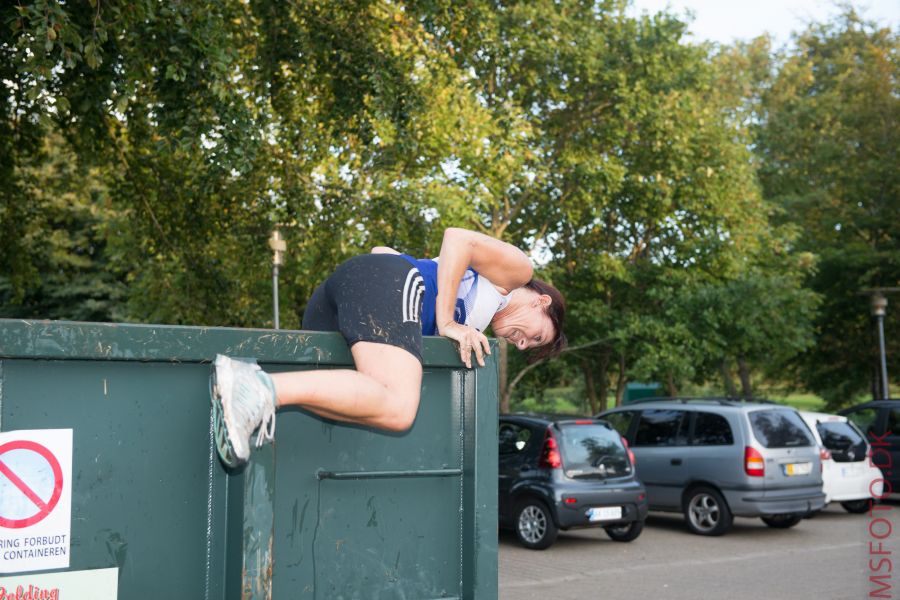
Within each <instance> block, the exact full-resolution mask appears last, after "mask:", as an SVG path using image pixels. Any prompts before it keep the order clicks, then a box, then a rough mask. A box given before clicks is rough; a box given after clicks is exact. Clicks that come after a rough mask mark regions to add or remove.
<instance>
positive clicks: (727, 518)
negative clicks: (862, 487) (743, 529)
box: [598, 398, 825, 535]
mask: <svg viewBox="0 0 900 600" xmlns="http://www.w3.org/2000/svg"><path fill="white" fill-rule="evenodd" d="M598 417H599V418H602V419H605V420H607V421H609V423H610V424H612V426H613V427H615V428H616V430H617V431H618V432H619V433H620V434H622V436H623V437H624V438H625V439H626V440H627V441H628V443H629V445H630V447H631V449H632V451H633V452H634V454H635V456H636V457H637V474H638V477H640V479H641V481H643V483H644V485H645V486H646V488H647V497H648V500H649V502H650V510H659V511H669V512H681V513H683V514H684V516H685V522H686V524H687V526H688V529H689V530H690V531H692V532H693V533H696V534H699V535H722V534H723V533H725V532H726V531H728V529H729V528H730V527H731V525H732V522H733V518H734V517H736V516H737V517H760V518H762V520H763V522H765V523H766V525H768V526H770V527H775V528H788V527H793V526H794V525H796V524H797V523H799V522H800V521H801V520H802V518H803V516H804V515H805V514H807V513H809V512H810V511H814V510H819V509H821V508H822V507H823V506H824V505H825V494H823V493H822V475H821V461H820V459H819V449H818V446H817V445H816V442H815V439H814V438H813V436H812V433H811V432H810V431H809V428H808V427H807V426H806V424H805V423H804V422H803V419H802V418H801V417H800V415H799V414H798V413H797V411H796V410H794V409H793V408H790V407H787V406H780V405H777V404H770V403H756V402H741V401H734V400H728V399H720V398H713V399H648V400H646V401H645V400H640V401H638V402H637V403H634V404H630V405H626V406H622V407H618V408H614V409H612V410H608V411H606V412H603V413H601V414H600V415H598Z"/></svg>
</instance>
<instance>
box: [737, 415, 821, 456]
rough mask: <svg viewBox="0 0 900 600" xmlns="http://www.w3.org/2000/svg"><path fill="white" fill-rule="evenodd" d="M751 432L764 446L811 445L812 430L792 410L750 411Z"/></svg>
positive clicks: (789, 446)
mask: <svg viewBox="0 0 900 600" xmlns="http://www.w3.org/2000/svg"><path fill="white" fill-rule="evenodd" d="M750 424H751V425H752V426H753V434H754V435H755V436H756V439H757V440H759V443H760V444H762V445H763V446H765V447H766V448H792V447H794V446H812V445H814V442H813V439H812V432H810V431H809V428H807V426H806V424H805V423H804V422H803V419H802V418H801V417H800V415H799V414H797V413H796V412H795V411H793V410H757V411H753V412H751V413H750Z"/></svg>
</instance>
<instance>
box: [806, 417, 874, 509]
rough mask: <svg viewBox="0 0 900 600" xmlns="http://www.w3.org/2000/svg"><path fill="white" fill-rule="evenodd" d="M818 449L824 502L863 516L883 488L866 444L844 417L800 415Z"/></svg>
mask: <svg viewBox="0 0 900 600" xmlns="http://www.w3.org/2000/svg"><path fill="white" fill-rule="evenodd" d="M800 416H802V417H803V420H804V421H806V424H807V425H809V428H810V429H811V430H812V432H813V435H814V436H815V438H816V442H818V444H819V448H820V449H821V458H822V491H823V492H825V502H826V503H828V502H840V503H841V506H843V507H844V510H846V511H847V512H851V513H864V512H867V511H868V510H869V506H870V501H872V498H873V497H877V496H881V493H882V491H883V487H884V480H883V479H882V477H883V476H882V474H881V470H880V469H879V468H878V467H876V466H874V465H873V464H872V461H871V460H870V448H869V443H868V442H867V441H866V437H865V436H864V435H863V433H862V432H861V431H860V430H859V429H858V428H857V427H856V425H854V424H853V423H852V422H851V421H849V420H848V419H847V417H842V416H839V415H829V414H826V413H819V412H807V411H800Z"/></svg>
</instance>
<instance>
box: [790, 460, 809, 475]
mask: <svg viewBox="0 0 900 600" xmlns="http://www.w3.org/2000/svg"><path fill="white" fill-rule="evenodd" d="M811 471H812V463H808V462H802V463H788V464H786V465H784V474H785V475H787V476H788V477H791V476H793V475H809V474H810V472H811Z"/></svg>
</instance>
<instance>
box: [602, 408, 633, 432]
mask: <svg viewBox="0 0 900 600" xmlns="http://www.w3.org/2000/svg"><path fill="white" fill-rule="evenodd" d="M633 416H634V411H633V410H623V411H622V412H613V413H609V414H606V415H603V416H602V417H600V418H601V419H603V420H604V421H606V422H608V423H609V424H610V425H612V426H613V429H615V430H616V431H618V432H619V435H621V436H622V437H625V436H626V435H627V434H628V426H629V425H631V417H633Z"/></svg>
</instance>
